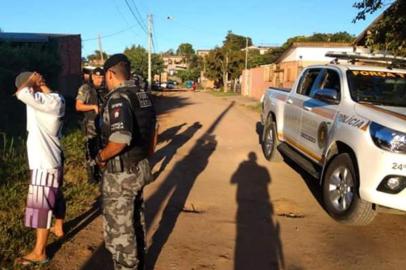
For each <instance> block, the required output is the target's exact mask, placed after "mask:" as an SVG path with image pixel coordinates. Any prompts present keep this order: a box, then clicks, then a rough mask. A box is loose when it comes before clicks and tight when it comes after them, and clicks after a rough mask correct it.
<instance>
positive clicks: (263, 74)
mask: <svg viewBox="0 0 406 270" xmlns="http://www.w3.org/2000/svg"><path fill="white" fill-rule="evenodd" d="M328 51H338V52H352V51H353V47H352V44H351V43H333V42H295V43H293V44H292V45H291V46H290V47H289V48H288V49H286V51H285V52H284V53H283V54H282V55H281V56H280V57H279V58H278V59H277V60H276V61H275V63H273V64H270V65H264V66H260V67H257V68H253V69H249V70H244V71H243V73H242V75H241V77H240V81H241V93H242V94H243V95H246V96H251V97H254V98H256V99H259V98H260V97H261V96H262V94H263V93H264V91H265V89H267V88H268V87H271V86H272V87H282V88H290V87H292V86H293V84H294V82H295V81H296V79H297V77H298V76H299V73H300V72H301V71H302V70H303V68H305V67H307V66H309V65H317V64H327V63H329V62H331V61H332V60H333V59H332V58H330V57H326V56H325V54H326V53H327V52H328Z"/></svg>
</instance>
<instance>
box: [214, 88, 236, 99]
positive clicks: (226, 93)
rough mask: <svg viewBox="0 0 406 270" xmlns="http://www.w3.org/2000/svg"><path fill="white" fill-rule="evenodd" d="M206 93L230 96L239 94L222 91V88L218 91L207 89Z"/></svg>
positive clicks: (216, 95)
mask: <svg viewBox="0 0 406 270" xmlns="http://www.w3.org/2000/svg"><path fill="white" fill-rule="evenodd" d="M208 93H210V94H211V95H213V96H215V97H232V96H239V95H240V94H238V93H235V92H224V91H223V89H220V90H219V91H214V90H209V91H208Z"/></svg>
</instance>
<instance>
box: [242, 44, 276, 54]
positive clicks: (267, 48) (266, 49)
mask: <svg viewBox="0 0 406 270" xmlns="http://www.w3.org/2000/svg"><path fill="white" fill-rule="evenodd" d="M275 48H278V46H264V45H258V46H255V45H252V46H249V47H248V48H243V49H241V51H243V52H245V51H246V50H247V49H248V52H249V51H259V54H261V55H264V54H265V53H267V52H269V51H271V50H273V49H275Z"/></svg>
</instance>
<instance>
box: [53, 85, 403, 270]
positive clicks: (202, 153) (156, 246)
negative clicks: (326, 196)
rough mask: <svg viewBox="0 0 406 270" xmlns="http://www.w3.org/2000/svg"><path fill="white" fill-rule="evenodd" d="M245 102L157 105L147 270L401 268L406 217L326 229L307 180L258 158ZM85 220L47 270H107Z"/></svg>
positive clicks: (177, 100)
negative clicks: (158, 128) (157, 138)
mask: <svg viewBox="0 0 406 270" xmlns="http://www.w3.org/2000/svg"><path fill="white" fill-rule="evenodd" d="M245 101H246V100H245V99H244V98H240V97H238V98H221V97H213V96H211V95H209V94H207V93H192V92H181V93H168V94H166V95H165V96H163V97H161V98H160V100H159V107H160V111H161V112H162V113H163V114H162V116H161V132H162V134H161V136H160V143H159V145H158V151H157V153H156V157H155V160H154V163H155V166H154V172H155V174H156V175H157V180H156V182H154V183H153V184H151V185H150V186H148V187H147V188H146V191H145V199H146V218H147V223H148V226H147V229H148V230H147V231H148V232H147V240H148V245H149V255H148V259H147V266H148V269H160V270H172V269H173V270H175V269H176V270H177V269H179V270H183V269H185V270H186V269H187V270H191V269H195V270H197V269H237V270H239V269H241V270H242V269H244V270H262V269H292V270H296V269H368V270H372V269H406V256H405V255H406V241H405V239H406V226H405V225H406V216H400V215H389V214H380V215H378V217H377V218H376V219H375V221H374V222H373V223H372V224H371V225H369V226H366V227H350V226H344V225H340V224H338V223H336V222H334V221H333V220H332V219H331V218H329V216H328V215H327V214H326V213H325V211H324V210H323V208H322V207H321V206H320V204H319V200H320V190H319V188H318V186H317V185H316V184H315V181H313V180H312V179H310V178H309V177H307V176H306V175H302V174H300V171H296V170H294V169H293V168H292V167H291V166H288V165H287V164H286V163H284V162H279V163H269V162H267V161H266V160H265V159H264V158H263V156H262V153H261V149H260V145H259V142H258V136H257V134H256V122H257V121H258V113H257V112H254V111H251V110H248V109H247V108H246V107H244V106H242V105H241V104H242V103H244V102H245ZM405 203H406V202H405ZM89 213H90V215H89V218H88V219H86V218H85V219H81V221H82V223H78V224H77V225H78V226H77V227H78V229H77V231H76V232H75V234H72V237H71V238H70V241H69V242H67V243H65V244H64V245H63V246H62V247H54V249H53V250H54V252H56V253H55V257H54V260H53V262H52V264H51V265H50V269H112V268H111V260H110V256H109V254H108V253H107V252H106V251H105V250H104V249H103V246H102V227H101V219H100V217H97V215H98V214H97V213H96V212H89ZM84 217H87V216H85V215H84Z"/></svg>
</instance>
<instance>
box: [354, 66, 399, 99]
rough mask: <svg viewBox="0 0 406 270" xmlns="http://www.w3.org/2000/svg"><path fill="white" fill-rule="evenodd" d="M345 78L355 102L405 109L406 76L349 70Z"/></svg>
mask: <svg viewBox="0 0 406 270" xmlns="http://www.w3.org/2000/svg"><path fill="white" fill-rule="evenodd" d="M347 78H348V85H349V87H350V92H351V97H352V99H353V100H354V101H356V102H359V103H371V104H375V105H383V106H395V107H406V74H403V73H396V72H386V71H383V72H381V71H370V70H368V71H367V70H349V71H347Z"/></svg>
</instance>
